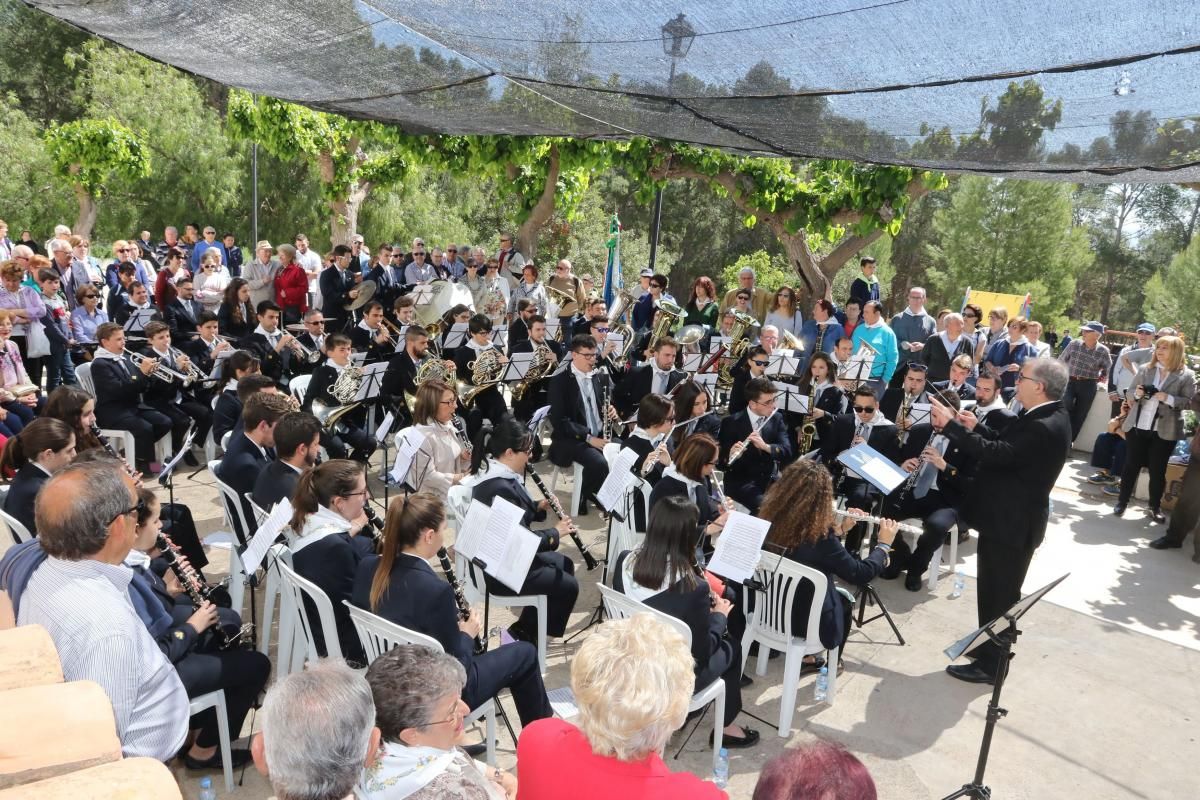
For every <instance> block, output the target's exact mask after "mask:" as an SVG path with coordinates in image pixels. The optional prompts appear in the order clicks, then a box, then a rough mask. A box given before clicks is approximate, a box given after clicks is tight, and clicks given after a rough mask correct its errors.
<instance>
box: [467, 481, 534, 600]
mask: <svg viewBox="0 0 1200 800" xmlns="http://www.w3.org/2000/svg"><path fill="white" fill-rule="evenodd" d="M491 512H492V513H491V514H490V515H489V516H488V520H487V524H486V525H485V526H484V528H483V531H482V534H481V536H480V539H479V547H478V549H477V552H476V554H475V556H474V558H478V559H480V560H481V561H483V563H484V565H485V566H484V571H485V572H487V573H488V574H489V575H491V576H492V577H493V578H495V579H496V580H498V581H500V582H501V583H503V584H504V585H505V586H507V587H508V588H510V589H512V590H513V591H514V592H520V591H521V587H522V586H523V585H524V584H525V578H526V576H528V575H529V565H530V564H531V563H532V562H533V557H534V556H535V555H537V551H538V547H539V546H540V545H541V541H542V540H541V537H539V536H537V535H535V534H534V533H532V532H530V531H529V530H527V529H526V528H524V527H522V526H521V518H522V517H524V515H525V511H524V510H523V509H522V508H521V507H520V506H516V505H513V504H512V503H510V502H508V501H507V500H505V499H504V498H503V497H497V498H494V499H493V500H492V508H491Z"/></svg>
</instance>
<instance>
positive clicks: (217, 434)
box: [212, 350, 275, 444]
mask: <svg viewBox="0 0 1200 800" xmlns="http://www.w3.org/2000/svg"><path fill="white" fill-rule="evenodd" d="M250 376H253V377H254V379H255V380H254V381H252V382H251V383H246V385H245V387H244V388H245V391H246V395H245V396H246V397H248V396H249V395H250V394H252V393H253V392H258V391H261V390H262V389H264V388H265V387H267V386H271V387H274V385H275V382H274V381H273V380H271V379H270V378H268V377H267V376H266V375H263V374H261V373H260V372H259V371H258V359H257V358H255V357H254V356H252V355H250V353H248V352H247V351H245V350H235V351H233V353H232V354H231V355H229V356H228V357H227V358H225V359H224V361H223V363H222V364H221V371H220V372H219V373H218V377H219V378H220V380H219V381H218V382H217V385H218V386H220V387H222V388H221V393H220V394H219V395H217V401H216V403H215V404H214V405H213V425H212V432H213V441H215V442H216V443H217V444H220V443H221V440H222V439H224V438H225V434H227V433H229V432H230V431H233V430H237V429H238V428H239V423H240V422H241V417H242V403H243V402H244V401H245V397H244V396H243V394H242V390H243V383H244V382H245V381H246V380H247V378H249V377H250Z"/></svg>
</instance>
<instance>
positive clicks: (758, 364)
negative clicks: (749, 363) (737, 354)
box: [753, 359, 771, 367]
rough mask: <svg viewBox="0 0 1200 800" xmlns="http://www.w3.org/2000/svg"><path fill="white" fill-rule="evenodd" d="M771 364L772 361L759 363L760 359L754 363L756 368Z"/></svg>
mask: <svg viewBox="0 0 1200 800" xmlns="http://www.w3.org/2000/svg"><path fill="white" fill-rule="evenodd" d="M770 363H771V362H770V361H759V360H758V359H755V360H754V362H753V364H754V366H756V367H765V366H766V365H767V364H770Z"/></svg>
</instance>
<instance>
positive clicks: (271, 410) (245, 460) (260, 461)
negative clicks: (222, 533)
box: [217, 392, 292, 541]
mask: <svg viewBox="0 0 1200 800" xmlns="http://www.w3.org/2000/svg"><path fill="white" fill-rule="evenodd" d="M291 410H292V407H291V404H290V403H289V402H288V398H287V397H285V396H284V395H281V394H273V393H267V392H256V393H255V394H252V395H250V396H249V397H247V398H246V404H245V405H244V406H243V407H242V426H243V430H242V433H241V434H240V435H235V436H233V437H231V438H230V440H229V446H228V447H226V448H225V456H224V457H223V458H222V459H221V466H220V468H218V470H217V477H218V478H220V479H221V480H222V481H223V482H224V483H225V484H226V485H227V486H229V488H230V489H233V491H235V492H237V494H238V496H239V497H241V496H243V495H248V494H250V493H251V492H253V491H254V485H255V483H256V482H257V481H258V475H259V473H260V472H262V471H263V469H265V468H266V466H267V464H268V463H270V461H271V460H272V459H273V458H274V449H273V448H274V447H275V424H276V423H277V422H279V419H280V418H281V417H282V416H283V415H284V414H286V413H288V412H289V411H291ZM242 510H243V512H244V513H245V514H246V519H247V520H251V519H253V518H254V516H253V513H252V511H251V509H250V507H249V506H248V505H247V504H245V503H243V508H242ZM236 533H237V534H238V537H239V538H240V539H242V541H245V540H246V539H247V538H248V537H249V535H250V534H251V533H252V531H236Z"/></svg>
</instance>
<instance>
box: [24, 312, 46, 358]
mask: <svg viewBox="0 0 1200 800" xmlns="http://www.w3.org/2000/svg"><path fill="white" fill-rule="evenodd" d="M25 353H26V355H27V356H28V357H29V358H41V357H43V356H48V355H50V339H49V337H47V336H46V326H45V325H43V324H42V323H41V322H40V321H39V320H34V321H32V322H30V323H29V331H28V332H27V333H26V334H25Z"/></svg>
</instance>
